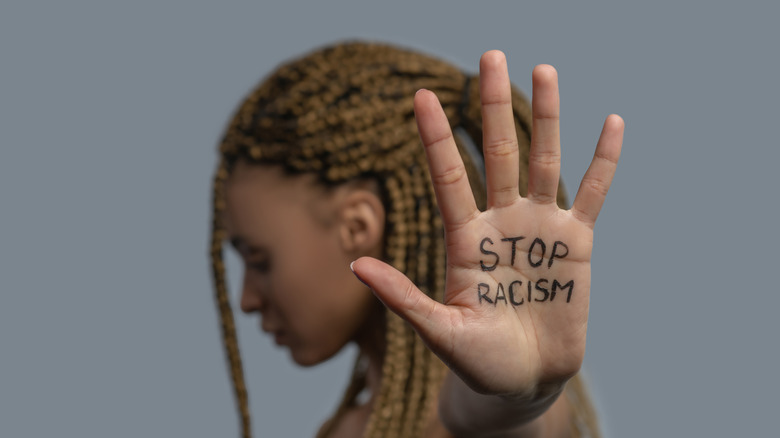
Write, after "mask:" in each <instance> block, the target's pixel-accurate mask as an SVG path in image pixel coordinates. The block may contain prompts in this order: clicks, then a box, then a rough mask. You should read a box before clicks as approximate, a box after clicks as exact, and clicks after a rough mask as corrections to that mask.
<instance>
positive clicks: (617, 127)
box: [225, 51, 623, 438]
mask: <svg viewBox="0 0 780 438" xmlns="http://www.w3.org/2000/svg"><path fill="white" fill-rule="evenodd" d="M480 86H481V92H480V94H481V98H482V105H483V108H482V115H483V123H484V136H485V138H484V144H485V151H484V155H485V166H486V171H487V195H488V204H487V205H488V208H487V210H486V211H484V212H481V211H479V210H478V209H477V207H476V203H475V202H474V198H473V195H472V193H471V189H470V187H469V183H468V180H467V177H466V172H465V168H464V166H463V163H462V161H461V159H460V155H459V154H458V152H457V148H456V145H455V143H454V141H453V138H452V133H451V131H450V128H449V124H448V122H447V120H446V116H445V115H444V112H443V111H442V109H441V106H440V105H439V103H438V100H437V99H436V97H435V96H434V95H433V93H431V92H429V91H427V90H420V91H419V92H418V93H417V95H416V96H415V103H414V104H415V114H416V117H417V122H418V129H419V131H420V136H421V139H422V142H423V144H424V146H425V150H426V154H427V157H428V163H429V167H430V171H431V178H432V181H433V183H434V188H435V190H436V197H437V200H438V203H439V207H440V209H441V212H442V218H443V221H444V226H445V231H446V241H447V260H448V269H447V274H446V275H447V279H446V280H447V281H446V290H445V299H444V302H443V303H438V302H435V301H433V300H431V299H430V298H428V297H427V296H426V295H424V294H423V293H422V292H420V291H419V290H418V289H417V288H416V286H414V284H412V283H411V281H409V279H408V278H406V276H404V274H403V273H401V272H399V271H397V270H395V269H394V268H393V267H391V266H390V265H388V264H386V263H384V262H382V261H380V260H379V259H378V258H377V257H379V256H380V255H381V242H382V234H383V232H384V229H383V225H384V209H383V207H382V205H381V202H379V199H378V197H377V196H376V194H375V192H374V191H372V190H370V189H366V188H365V187H361V186H360V185H346V186H343V187H339V188H337V189H335V190H333V191H328V190H325V189H324V188H322V187H318V186H317V185H316V184H314V183H313V179H312V177H308V176H299V177H289V176H286V175H284V174H283V173H282V172H281V170H279V169H278V168H273V167H266V166H249V165H246V164H243V163H239V164H238V166H237V168H236V169H235V171H234V173H233V175H232V177H231V180H230V182H229V184H228V187H227V204H228V208H227V213H226V217H225V224H226V227H227V230H228V233H229V235H230V236H231V241H232V242H233V244H234V246H235V248H236V250H237V251H238V252H239V254H240V255H241V257H242V258H243V260H244V262H245V264H246V273H245V278H244V286H243V290H242V297H241V308H242V310H243V311H244V312H247V313H259V314H260V317H261V321H262V328H263V330H264V331H267V332H270V333H273V334H274V335H275V337H276V338H277V340H278V341H279V343H281V344H282V345H284V346H285V347H287V348H288V349H289V351H290V354H291V355H292V358H293V360H294V361H295V362H296V363H298V364H301V365H307V366H308V365H314V364H317V363H320V362H322V361H324V360H327V359H328V358H330V357H331V356H333V355H334V354H335V353H337V352H338V351H339V350H340V349H341V348H343V346H344V345H346V344H347V343H349V342H356V343H357V344H358V346H359V347H360V348H361V351H362V352H363V353H364V354H365V355H366V356H367V357H368V358H369V376H368V386H369V390H371V391H372V394H373V393H376V390H377V389H378V387H379V381H380V379H381V363H382V355H383V351H382V350H383V347H382V344H383V342H384V338H383V337H382V332H381V331H382V327H383V322H382V321H381V316H380V315H381V310H382V309H381V306H380V305H379V304H378V301H377V300H375V299H374V298H373V296H372V294H371V292H370V290H369V289H368V287H366V285H364V284H363V283H365V284H367V285H368V286H369V287H370V288H371V289H372V290H373V292H374V294H375V295H376V297H378V298H379V299H380V300H381V302H382V303H384V305H386V306H387V307H389V308H390V309H391V310H393V311H394V312H396V313H397V314H398V315H400V316H401V317H402V318H404V319H405V320H406V321H408V322H409V323H410V324H411V325H412V327H414V329H415V330H416V331H417V333H418V334H419V335H420V336H421V337H422V339H423V340H424V341H425V342H426V344H427V345H428V347H429V348H430V349H431V350H432V351H433V352H434V353H435V354H437V355H438V357H439V358H441V359H442V361H443V362H444V363H445V364H447V366H448V367H449V368H450V370H451V373H450V375H449V376H448V377H447V379H446V380H445V383H444V386H443V388H442V392H441V395H440V409H439V412H440V416H439V419H437V420H435V421H434V423H435V424H432V425H431V429H430V432H431V433H430V434H429V435H428V436H441V437H444V436H469V437H480V436H485V437H494V438H495V437H542V436H546V437H564V436H568V435H567V434H568V424H567V423H568V421H567V419H568V407H567V405H566V403H565V400H564V399H563V398H560V399H559V398H558V396H559V394H560V393H561V391H562V390H563V388H564V386H565V384H566V381H567V380H568V379H570V378H571V377H572V376H573V375H574V374H576V373H577V371H578V370H579V368H580V367H581V364H582V360H583V356H584V352H585V337H586V331H587V319H588V303H589V295H590V256H591V249H592V242H593V226H594V224H595V221H596V218H597V216H598V213H599V211H600V209H601V206H602V204H603V202H604V198H605V196H606V193H607V190H608V188H609V186H610V183H611V181H612V177H613V175H614V172H615V168H616V164H617V160H618V157H619V155H620V149H621V145H622V136H623V121H622V119H621V118H620V117H618V116H616V115H612V116H609V117H608V118H607V120H606V122H605V124H604V128H603V131H602V134H601V137H600V139H599V141H598V144H597V146H596V152H595V155H594V159H593V161H592V163H591V166H590V168H589V169H588V171H587V172H586V174H585V176H584V178H583V181H582V184H581V186H580V189H579V191H578V193H577V196H576V198H575V200H574V204H573V206H572V209H571V210H561V209H559V208H558V207H557V205H556V204H555V198H556V196H555V195H556V192H557V186H558V179H559V172H560V136H559V124H558V118H559V96H558V82H557V73H556V71H555V69H554V68H552V67H551V66H546V65H542V66H537V67H536V68H535V69H534V71H533V104H532V105H533V113H534V114H533V138H532V144H531V154H530V164H529V169H528V172H529V193H528V196H527V197H525V198H523V197H521V196H520V195H519V192H518V186H517V184H518V175H519V172H520V169H519V168H518V149H517V140H516V136H515V131H514V125H513V122H512V117H513V116H512V112H511V103H510V101H511V95H510V88H509V76H508V73H507V69H506V60H505V58H504V55H503V53H501V52H498V51H491V52H487V53H485V54H484V55H483V57H482V59H481V61H480ZM513 236H529V239H528V240H527V241H521V242H519V243H518V248H525V249H526V250H527V247H528V244H530V241H531V240H532V239H533V238H535V237H539V238H541V239H542V240H544V241H545V242H548V244H549V245H548V246H551V245H552V242H555V241H561V242H565V243H566V245H567V246H568V248H569V251H568V254H567V255H566V256H565V257H561V258H557V259H555V260H554V263H553V264H552V265H549V266H548V263H549V256H550V255H549V254H550V252H549V251H550V250H551V248H549V247H548V249H547V253H546V257H547V258H545V259H544V260H543V263H542V264H541V267H533V266H531V265H530V264H529V263H528V262H524V260H525V258H524V253H523V252H522V249H521V250H518V254H519V255H518V257H517V260H519V262H517V263H515V264H510V263H509V262H508V260H509V257H507V256H506V253H502V257H503V258H502V261H501V262H500V263H499V264H498V265H497V266H496V268H495V269H494V270H492V271H485V270H483V268H482V265H481V263H480V261H481V260H484V259H485V254H484V253H482V252H480V242H481V241H482V240H483V239H484V238H485V237H491V238H492V239H493V241H494V242H500V240H501V239H502V238H505V237H513ZM499 250H500V247H496V251H499ZM356 258H358V259H357V260H356V261H355V262H354V263H353V264H352V269H353V271H354V274H355V276H357V277H358V278H359V279H360V281H358V280H357V279H356V278H355V276H353V275H352V272H350V269H349V267H350V262H352V261H353V260H355V259H356ZM268 260H270V264H267V263H266V262H267V261H268ZM541 278H548V279H554V278H555V279H558V278H560V279H562V280H563V281H568V280H569V279H572V280H573V281H574V284H575V289H574V290H575V292H573V293H572V297H571V300H570V302H566V300H565V299H562V298H560V297H559V298H557V299H556V301H555V302H549V301H548V302H540V303H537V302H532V303H526V304H525V305H523V306H511V305H508V304H507V303H506V302H501V303H499V302H496V304H495V305H493V304H489V303H485V302H482V303H480V302H479V300H478V295H477V294H476V290H477V289H476V285H477V284H478V283H480V282H485V283H489V284H497V283H498V282H501V283H504V284H507V285H508V284H509V283H511V282H512V281H514V280H517V279H521V280H522V281H523V283H524V284H525V283H526V282H528V281H532V282H535V283H536V282H538V280H540V279H541ZM361 281H362V282H363V283H361ZM562 295H563V294H562ZM377 345H379V347H377ZM372 401H373V398H372V399H370V400H369V402H368V403H367V404H366V405H364V406H359V407H357V408H356V409H355V410H353V411H351V412H349V413H348V414H347V415H346V416H345V417H344V419H343V420H342V422H341V423H340V424H338V425H337V427H336V430H335V432H334V434H335V435H336V436H360V435H361V433H362V431H363V430H364V428H365V424H366V421H367V419H368V416H369V415H370V412H371V404H372ZM445 427H446V429H447V430H445Z"/></svg>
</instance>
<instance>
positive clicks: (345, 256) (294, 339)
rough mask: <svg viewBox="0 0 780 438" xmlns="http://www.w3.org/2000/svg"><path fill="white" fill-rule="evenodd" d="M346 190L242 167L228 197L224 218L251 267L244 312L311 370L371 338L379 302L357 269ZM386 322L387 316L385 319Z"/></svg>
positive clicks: (264, 168) (273, 168)
mask: <svg viewBox="0 0 780 438" xmlns="http://www.w3.org/2000/svg"><path fill="white" fill-rule="evenodd" d="M339 199H341V198H340V195H339V189H336V190H335V191H332V192H331V191H327V190H325V189H324V188H322V187H320V186H318V185H317V184H315V182H314V178H313V177H312V176H310V175H303V176H288V175H285V174H284V173H283V172H282V170H281V169H280V168H278V167H276V166H259V165H249V164H246V163H244V162H239V163H238V164H237V165H236V168H235V169H234V171H233V174H232V175H231V177H230V180H229V182H228V185H227V191H226V201H227V210H226V214H225V217H224V223H225V227H226V231H227V233H228V236H229V239H230V241H231V244H232V245H233V246H234V248H235V249H236V251H237V252H238V253H239V254H240V256H241V258H242V260H243V261H244V281H243V288H242V292H241V310H242V311H244V312H245V313H248V314H249V313H258V314H259V315H260V326H261V329H262V330H263V331H264V332H266V333H268V334H269V335H271V336H273V337H274V339H275V341H276V343H277V344H279V345H282V346H285V347H287V348H289V350H290V353H291V355H292V358H293V360H294V361H295V362H296V363H298V364H300V365H304V366H308V365H314V364H317V363H320V362H322V361H324V360H326V359H328V358H330V357H331V356H333V355H334V354H336V353H337V352H338V351H339V350H340V349H341V348H342V347H343V346H344V345H346V344H347V343H348V342H350V341H352V340H356V338H357V337H358V336H359V335H360V333H361V331H365V330H370V329H371V328H370V326H372V321H373V322H374V325H375V323H376V321H378V318H377V313H378V312H377V309H380V307H379V302H378V300H376V298H374V296H373V294H372V293H371V291H370V290H369V289H368V288H367V287H366V286H365V285H363V283H361V282H360V281H358V280H357V279H356V278H355V276H354V275H353V274H352V271H351V270H350V269H349V264H350V262H352V261H353V260H354V259H355V258H356V257H357V256H358V255H362V254H354V252H353V251H351V250H350V249H349V248H346V247H345V245H344V240H343V239H344V236H345V234H344V233H343V231H344V230H343V227H342V223H341V219H340V216H339ZM379 314H381V313H379Z"/></svg>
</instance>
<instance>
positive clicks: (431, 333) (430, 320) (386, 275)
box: [350, 257, 448, 342]
mask: <svg viewBox="0 0 780 438" xmlns="http://www.w3.org/2000/svg"><path fill="white" fill-rule="evenodd" d="M350 268H351V269H352V272H353V273H354V274H355V276H357V278H358V280H360V281H362V282H363V283H364V284H366V285H367V286H368V287H370V288H371V289H372V290H373V291H374V295H376V297H377V298H379V300H380V301H382V303H384V305H385V306H387V307H388V308H389V309H390V310H392V311H393V312H395V313H396V314H397V315H398V316H400V317H401V318H403V319H404V320H406V321H407V322H408V323H409V324H411V325H412V327H413V328H414V329H415V330H416V331H417V333H418V334H419V335H420V337H422V338H423V340H425V341H426V342H427V341H429V340H432V339H435V338H437V337H439V336H437V335H440V333H438V332H439V331H441V330H442V327H444V324H443V323H444V322H445V321H446V315H447V312H448V309H447V306H445V305H444V304H441V303H439V302H437V301H435V300H433V299H431V298H430V297H429V296H427V295H425V294H424V293H422V291H420V289H418V288H417V286H415V285H414V283H412V281H411V280H409V278H407V277H406V275H404V274H403V273H401V272H400V271H399V270H397V269H395V268H394V267H392V266H390V265H388V264H387V263H384V262H382V261H379V260H377V259H375V258H372V257H361V258H359V259H357V260H355V261H354V262H352V264H351V265H350Z"/></svg>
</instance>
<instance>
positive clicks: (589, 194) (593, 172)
mask: <svg viewBox="0 0 780 438" xmlns="http://www.w3.org/2000/svg"><path fill="white" fill-rule="evenodd" d="M623 128H624V123H623V119H622V118H620V116H618V115H617V114H612V115H610V116H609V117H607V120H606V121H605V122H604V128H603V129H602V130H601V137H599V142H598V145H596V153H595V154H594V155H593V161H591V163H590V167H588V171H587V172H585V176H584V177H583V178H582V182H581V183H580V188H579V190H578V191H577V196H576V197H575V198H574V205H573V206H572V213H573V214H574V215H575V217H577V218H578V219H580V220H581V221H582V222H584V223H586V224H587V225H588V226H590V227H591V228H593V225H594V224H595V223H596V218H597V217H598V215H599V212H600V211H601V206H602V205H603V204H604V199H605V198H606V196H607V191H609V186H610V185H611V184H612V177H613V176H615V169H616V168H617V163H618V158H620V149H621V147H622V146H623Z"/></svg>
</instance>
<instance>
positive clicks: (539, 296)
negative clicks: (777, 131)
mask: <svg viewBox="0 0 780 438" xmlns="http://www.w3.org/2000/svg"><path fill="white" fill-rule="evenodd" d="M549 284H550V280H548V279H547V278H540V279H538V280H536V281H535V282H534V281H531V280H526V281H525V289H526V291H525V293H526V296H523V292H522V289H520V288H521V287H522V286H523V280H514V281H512V282H511V283H509V286H507V287H504V283H501V282H497V284H496V287H495V293H492V292H491V287H490V285H489V284H487V283H479V284H478V285H477V299H478V301H479V303H480V304H482V302H483V301H485V302H487V303H488V304H492V305H494V306H498V302H499V301H503V302H504V304H507V305H509V304H511V305H512V307H517V306H522V305H523V304H524V303H526V302H529V303H530V302H537V303H543V302H545V301H549V302H553V301H554V300H555V296H556V294H557V292H558V291H565V290H568V294H567V295H566V302H567V303H568V302H570V301H571V295H572V292H574V280H569V281H568V282H567V283H565V284H561V283H560V282H559V281H558V280H552V287H550V286H549ZM507 293H508V294H509V297H507ZM526 300H527V301H526Z"/></svg>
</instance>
